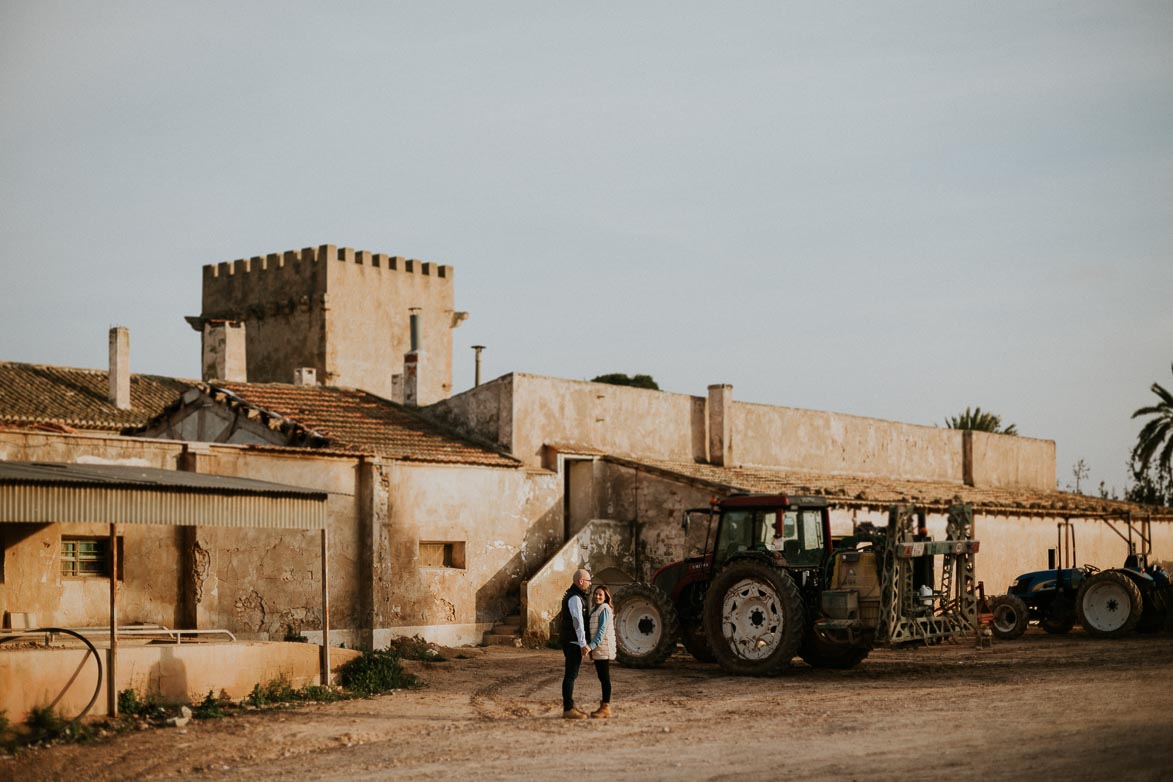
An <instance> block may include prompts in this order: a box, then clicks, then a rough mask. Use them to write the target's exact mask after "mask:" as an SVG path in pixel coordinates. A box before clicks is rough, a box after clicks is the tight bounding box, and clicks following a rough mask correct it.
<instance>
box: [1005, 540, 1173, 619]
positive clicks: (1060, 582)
mask: <svg viewBox="0 0 1173 782" xmlns="http://www.w3.org/2000/svg"><path fill="white" fill-rule="evenodd" d="M1105 523H1107V524H1108V526H1109V527H1111V529H1112V530H1113V531H1114V532H1116V534H1117V535H1120V537H1121V538H1123V539H1124V540H1125V541H1126V542H1127V543H1128V550H1129V554H1128V557H1127V558H1126V559H1125V561H1124V566H1123V567H1121V568H1115V569H1111V570H1103V571H1101V570H1099V569H1098V568H1096V567H1095V566H1093V565H1086V564H1085V565H1082V566H1077V565H1076V564H1075V563H1076V561H1077V560H1076V557H1075V531H1074V528H1073V527H1072V525H1071V522H1068V521H1061V522H1059V525H1058V544H1057V546H1056V547H1055V548H1053V549H1050V550H1049V551H1048V552H1047V554H1048V556H1047V560H1048V561H1047V569H1046V570H1036V571H1034V572H1032V573H1024V574H1022V575H1021V576H1019V577H1018V578H1016V579H1015V580H1014V583H1013V584H1011V585H1010V590H1009V592H1008V594H1005V595H999V596H997V597H995V598H992V599H991V600H990V611H991V613H992V614H993V622H992V623H991V625H990V629H991V631H992V632H993V633H994V636H995V637H997V638H1002V639H1007V640H1009V639H1014V638H1018V637H1019V636H1021V635H1022V634H1023V633H1024V632H1026V628H1027V626H1028V625H1029V624H1030V623H1031V622H1032V621H1033V622H1036V623H1038V625H1039V627H1041V628H1042V629H1043V630H1045V631H1046V632H1048V633H1054V634H1059V635H1062V634H1065V633H1068V632H1070V631H1071V628H1073V627H1074V626H1075V625H1076V624H1079V625H1082V626H1083V628H1084V630H1085V631H1086V632H1087V633H1088V635H1092V636H1096V637H1099V638H1118V637H1120V636H1122V635H1126V634H1128V633H1130V632H1132V631H1133V630H1136V631H1138V632H1142V633H1143V632H1156V631H1157V630H1160V629H1161V628H1162V627H1163V626H1164V625H1165V624H1166V623H1167V622H1168V621H1169V620H1170V619H1171V618H1173V616H1171V612H1170V611H1169V610H1168V604H1169V603H1170V602H1171V600H1170V591H1169V587H1168V579H1167V578H1166V577H1165V574H1164V572H1163V570H1162V569H1161V568H1160V567H1159V566H1150V565H1149V562H1148V558H1149V541H1150V540H1151V538H1150V537H1149V535H1148V534H1147V527H1146V526H1144V525H1141V526H1140V527H1139V528H1137V527H1136V526H1134V523H1133V522H1132V521H1131V520H1130V519H1128V520H1125V524H1126V525H1127V531H1128V535H1127V536H1125V535H1124V534H1123V533H1121V532H1120V531H1119V530H1118V529H1116V527H1115V525H1114V524H1112V522H1111V520H1108V519H1105ZM1134 536H1135V538H1136V539H1137V540H1139V542H1140V549H1141V551H1139V552H1138V551H1137V545H1136V544H1135V543H1134Z"/></svg>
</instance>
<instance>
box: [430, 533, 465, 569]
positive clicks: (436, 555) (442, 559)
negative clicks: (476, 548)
mask: <svg viewBox="0 0 1173 782" xmlns="http://www.w3.org/2000/svg"><path fill="white" fill-rule="evenodd" d="M419 566H420V567H435V568H455V569H457V570H463V569H464V542H463V541H451V542H449V541H439V540H436V541H426V540H421V541H420V549H419Z"/></svg>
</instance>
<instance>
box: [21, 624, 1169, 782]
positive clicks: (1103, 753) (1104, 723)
mask: <svg viewBox="0 0 1173 782" xmlns="http://www.w3.org/2000/svg"><path fill="white" fill-rule="evenodd" d="M459 651H460V653H462V654H464V655H468V659H451V660H449V661H447V662H442V663H427V664H425V663H408V664H407V665H408V666H409V667H411V668H413V669H414V670H417V671H418V672H419V673H420V674H421V675H422V676H423V677H425V678H426V680H427V681H428V684H429V686H428V687H427V688H426V689H423V690H418V691H400V692H396V693H393V694H390V695H384V696H381V697H378V698H372V699H368V700H357V701H347V702H342V703H333V704H318V705H310V706H306V707H301V708H298V709H294V710H289V711H276V712H265V713H250V714H244V715H240V716H236V717H231V718H227V719H219V720H207V721H193V722H192V723H191V724H189V725H188V726H187V727H186V728H161V729H157V730H146V731H141V732H134V733H129V734H123V735H121V736H118V737H115V738H112V739H108V740H105V741H103V742H101V743H97V744H91V745H66V746H55V747H51V748H48V749H40V750H34V751H26V752H25V753H23V754H21V755H19V756H17V757H15V758H7V759H2V760H0V779H4V780H38V781H39V780H95V781H101V780H127V779H134V780H163V779H201V780H222V779H250V780H253V779H257V780H289V779H297V780H299V782H301V781H302V780H317V779H331V780H354V781H357V780H383V779H416V780H449V779H472V778H480V779H561V778H564V777H565V776H566V775H568V774H569V775H572V776H581V775H586V776H589V778H591V779H598V780H649V779H690V780H691V779H705V780H738V782H745V780H755V779H766V778H785V779H788V780H823V779H834V780H837V781H839V780H844V781H845V780H868V781H869V782H875V780H887V779H893V780H895V779H899V780H922V779H923V780H941V779H950V780H966V779H1021V778H1025V777H1036V778H1038V777H1041V776H1043V775H1046V776H1050V777H1055V778H1061V779H1066V780H1085V779H1087V780H1090V779H1105V778H1116V779H1126V780H1128V782H1143V781H1144V780H1170V779H1173V638H1170V637H1169V636H1164V635H1162V636H1156V637H1133V638H1128V639H1123V640H1117V641H1105V640H1097V639H1092V638H1089V637H1087V636H1084V635H1083V634H1082V633H1080V632H1079V631H1078V630H1077V631H1076V632H1074V633H1072V635H1070V636H1068V637H1052V636H1047V635H1045V634H1043V633H1041V632H1039V631H1037V630H1033V629H1032V630H1031V631H1030V632H1028V633H1027V635H1025V636H1024V637H1023V638H1021V639H1019V640H1017V641H1012V642H996V643H995V645H994V647H993V648H992V649H984V650H977V649H975V648H974V647H973V646H972V645H969V644H965V645H945V646H938V647H931V648H916V649H902V650H877V651H875V652H873V653H872V655H871V656H870V657H869V658H868V659H867V660H865V661H864V662H863V663H862V664H861V665H860V666H859V667H858V668H856V669H854V670H851V671H827V670H814V669H811V668H807V667H806V666H804V665H802V664H801V663H796V667H795V668H794V669H793V670H792V671H790V672H789V673H787V674H785V675H783V676H779V677H775V678H770V679H750V678H738V677H730V676H725V675H723V674H722V673H721V672H720V670H719V669H718V668H717V667H716V666H712V665H702V664H700V663H697V662H694V661H693V660H692V659H691V658H690V657H688V656H687V655H685V654H683V652H681V653H679V654H677V655H676V656H674V657H673V658H671V659H670V660H669V661H668V663H667V664H666V665H665V667H663V668H661V669H658V670H631V669H625V668H619V669H617V670H615V671H614V672H613V674H612V678H613V680H614V686H615V695H614V698H613V701H614V708H615V717H614V719H611V720H585V721H578V722H571V721H566V720H562V719H559V716H560V712H561V707H560V703H559V684H560V678H561V670H560V668H561V662H562V656H561V653H560V652H558V651H553V650H539V651H534V650H524V649H513V648H506V647H491V648H487V649H464V650H459ZM598 693H599V689H598V681H597V679H596V678H595V676H594V671H593V669H587V668H584V670H583V677H582V678H580V680H579V685H578V695H579V703H580V705H586V706H593V705H594V704H595V703H596V702H597V698H598ZM588 769H589V770H588Z"/></svg>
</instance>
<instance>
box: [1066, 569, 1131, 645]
mask: <svg viewBox="0 0 1173 782" xmlns="http://www.w3.org/2000/svg"><path fill="white" fill-rule="evenodd" d="M1075 610H1076V611H1077V612H1078V614H1079V623H1080V624H1081V625H1083V629H1084V630H1087V633H1088V635H1092V636H1095V637H1097V638H1119V637H1120V636H1122V635H1127V634H1128V633H1130V632H1132V630H1133V628H1135V627H1136V625H1137V623H1138V622H1139V621H1140V616H1141V613H1142V612H1143V610H1144V605H1143V601H1142V600H1141V597H1140V590H1139V589H1137V588H1136V584H1134V583H1132V579H1131V578H1129V577H1128V576H1126V575H1124V574H1123V573H1121V572H1120V571H1119V570H1105V571H1103V572H1100V573H1097V574H1095V575H1094V576H1092V577H1091V578H1089V579H1087V580H1086V581H1084V582H1083V585H1082V586H1081V587H1080V588H1079V595H1078V596H1077V597H1076V598H1075Z"/></svg>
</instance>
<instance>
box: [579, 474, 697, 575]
mask: <svg viewBox="0 0 1173 782" xmlns="http://www.w3.org/2000/svg"><path fill="white" fill-rule="evenodd" d="M603 471H604V474H605V476H606V477H605V479H604V480H603V481H602V485H603V487H604V488H603V496H602V500H601V502H602V507H601V508H600V515H603V516H605V517H606V518H609V519H618V520H621V521H627V522H632V523H634V524H635V529H636V541H637V544H638V545H637V548H636V551H635V567H636V571H637V578H638V580H642V581H649V580H650V579H651V577H652V574H653V573H655V571H656V570H657V569H658V568H660V567H662V566H664V565H666V564H668V563H669V562H676V561H678V560H680V559H683V558H684V556H685V551H686V545H691V546H692V547H693V548H697V547H699V548H703V547H704V531H703V529H696V528H694V529H690V530H689V531H688V534H687V535H686V533H685V530H684V529H683V528H682V527H681V521H682V520H683V517H684V511H685V510H687V509H689V508H702V507H708V505H709V499H710V498H711V497H712V493H711V490H710V489H708V488H705V487H701V486H694V485H690V484H688V483H684V482H679V481H672V480H668V479H665V478H660V477H658V476H655V475H650V474H648V473H646V472H643V471H639V470H634V469H631V468H628V467H622V466H619V465H616V464H611V463H609V462H606V463H603ZM698 527H699V525H698ZM698 534H699V536H700V543H699V544H697V543H696V537H697V535H698Z"/></svg>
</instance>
